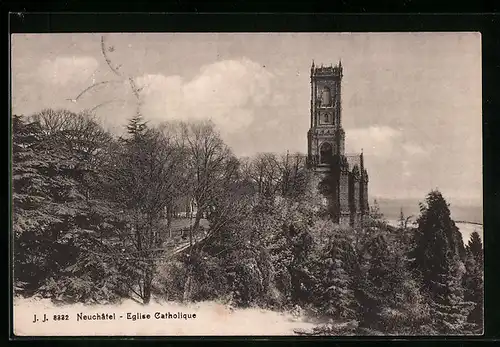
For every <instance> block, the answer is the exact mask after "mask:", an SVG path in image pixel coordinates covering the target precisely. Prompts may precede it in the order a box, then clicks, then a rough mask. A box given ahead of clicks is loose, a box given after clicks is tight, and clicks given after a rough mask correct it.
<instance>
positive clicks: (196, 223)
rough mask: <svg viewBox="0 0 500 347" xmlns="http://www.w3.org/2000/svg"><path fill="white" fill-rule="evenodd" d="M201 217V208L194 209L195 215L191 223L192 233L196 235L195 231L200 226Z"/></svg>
mask: <svg viewBox="0 0 500 347" xmlns="http://www.w3.org/2000/svg"><path fill="white" fill-rule="evenodd" d="M202 217H203V211H202V210H201V209H199V210H197V211H196V216H195V219H194V225H193V234H194V235H196V232H197V231H198V228H199V227H200V221H201V218H202Z"/></svg>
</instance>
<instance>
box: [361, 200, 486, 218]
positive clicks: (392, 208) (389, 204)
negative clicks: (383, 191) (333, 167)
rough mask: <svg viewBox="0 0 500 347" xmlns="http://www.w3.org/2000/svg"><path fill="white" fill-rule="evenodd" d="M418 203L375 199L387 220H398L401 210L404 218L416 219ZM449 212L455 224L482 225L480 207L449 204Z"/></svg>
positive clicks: (417, 201)
mask: <svg viewBox="0 0 500 347" xmlns="http://www.w3.org/2000/svg"><path fill="white" fill-rule="evenodd" d="M419 202H420V201H419V200H417V199H377V203H378V205H379V208H380V212H382V213H383V214H384V217H385V218H387V219H388V220H397V219H399V215H400V212H401V209H403V214H404V215H405V216H412V215H413V216H415V217H417V216H418V215H419V214H420V210H419ZM370 203H373V201H371V202H370ZM450 212H451V218H453V220H455V221H457V222H468V223H478V224H483V208H482V206H480V205H458V204H450Z"/></svg>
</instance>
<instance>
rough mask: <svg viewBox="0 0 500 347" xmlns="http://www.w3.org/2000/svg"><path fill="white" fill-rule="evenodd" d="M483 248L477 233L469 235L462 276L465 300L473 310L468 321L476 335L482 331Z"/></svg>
mask: <svg viewBox="0 0 500 347" xmlns="http://www.w3.org/2000/svg"><path fill="white" fill-rule="evenodd" d="M482 248H483V246H482V242H481V238H480V237H479V233H478V232H476V231H474V232H473V233H472V234H471V237H470V240H469V243H468V245H467V259H466V262H465V268H466V273H465V276H464V287H465V294H464V296H465V300H467V301H471V302H473V303H474V309H473V310H472V311H471V313H470V314H469V317H468V321H469V322H470V323H472V324H474V325H475V326H476V331H475V332H476V333H478V334H481V333H482V330H483V326H484V323H483V315H484V271H483V249H482Z"/></svg>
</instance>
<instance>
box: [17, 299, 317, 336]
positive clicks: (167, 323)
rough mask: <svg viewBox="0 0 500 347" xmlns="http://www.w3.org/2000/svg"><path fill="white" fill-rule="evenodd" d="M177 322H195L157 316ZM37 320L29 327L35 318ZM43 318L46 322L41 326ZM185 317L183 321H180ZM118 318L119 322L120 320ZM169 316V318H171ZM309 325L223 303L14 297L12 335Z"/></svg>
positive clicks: (248, 331)
mask: <svg viewBox="0 0 500 347" xmlns="http://www.w3.org/2000/svg"><path fill="white" fill-rule="evenodd" d="M156 312H158V313H160V314H161V313H163V314H167V313H168V312H170V314H171V315H174V314H177V315H178V316H180V317H186V318H187V317H188V316H187V315H191V316H192V315H193V314H196V318H190V319H184V318H177V319H175V318H168V319H161V318H160V319H156V318H155V313H156ZM95 313H100V314H102V313H108V314H113V313H114V314H115V317H116V319H115V320H100V321H97V320H80V321H77V316H78V314H84V315H88V316H92V315H93V314H95ZM142 313H143V314H149V315H150V318H149V319H140V320H135V321H134V320H132V319H127V314H129V316H130V317H132V315H134V314H142ZM35 314H36V316H37V317H36V319H38V320H39V321H38V322H36V323H33V321H34V315H35ZM44 314H45V315H46V317H47V318H49V320H48V321H47V322H42V320H43V317H44ZM54 315H68V318H69V320H58V321H54V320H53V317H54ZM184 315H186V316H184ZM120 317H121V318H120ZM172 317H173V316H172ZM313 327H314V324H313V323H309V322H306V319H305V318H304V317H300V318H296V317H294V316H292V315H291V314H287V313H280V312H275V311H270V310H263V309H258V308H249V309H234V310H231V309H229V308H228V307H227V306H225V305H223V304H218V303H215V302H202V303H196V304H191V305H181V304H179V303H174V302H155V303H152V304H150V305H147V306H142V305H140V304H138V303H135V302H133V301H127V302H124V303H122V304H121V305H116V306H111V305H102V306H87V305H83V304H75V305H68V306H56V305H54V304H52V303H51V302H50V301H49V300H46V299H35V298H29V299H24V298H16V299H15V300H14V331H15V334H16V335H21V336H22V335H40V336H54V335H57V336H82V335H85V336H89V335H91V336H103V335H119V336H138V335H153V336H169V335H170V336H173V335H177V336H179V335H198V336H199V335H266V336H272V335H293V334H294V330H295V329H300V330H304V329H311V328H313Z"/></svg>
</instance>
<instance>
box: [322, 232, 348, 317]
mask: <svg viewBox="0 0 500 347" xmlns="http://www.w3.org/2000/svg"><path fill="white" fill-rule="evenodd" d="M346 241H347V240H345V239H344V238H343V237H342V235H341V234H338V233H337V235H335V236H334V237H333V238H332V239H331V240H330V242H329V243H328V244H327V245H325V246H323V249H322V251H321V252H320V254H319V256H318V259H316V266H315V268H316V270H315V275H316V280H317V285H316V288H315V294H314V297H315V299H316V300H318V301H317V304H318V305H319V306H320V308H321V311H320V312H321V313H322V314H326V315H327V316H328V317H330V318H331V319H333V320H337V321H349V320H354V319H355V318H356V308H357V307H356V301H355V297H354V291H353V290H352V278H351V276H350V274H349V273H348V269H347V265H346V254H345V252H346V251H347V250H346V246H347V244H346Z"/></svg>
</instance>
